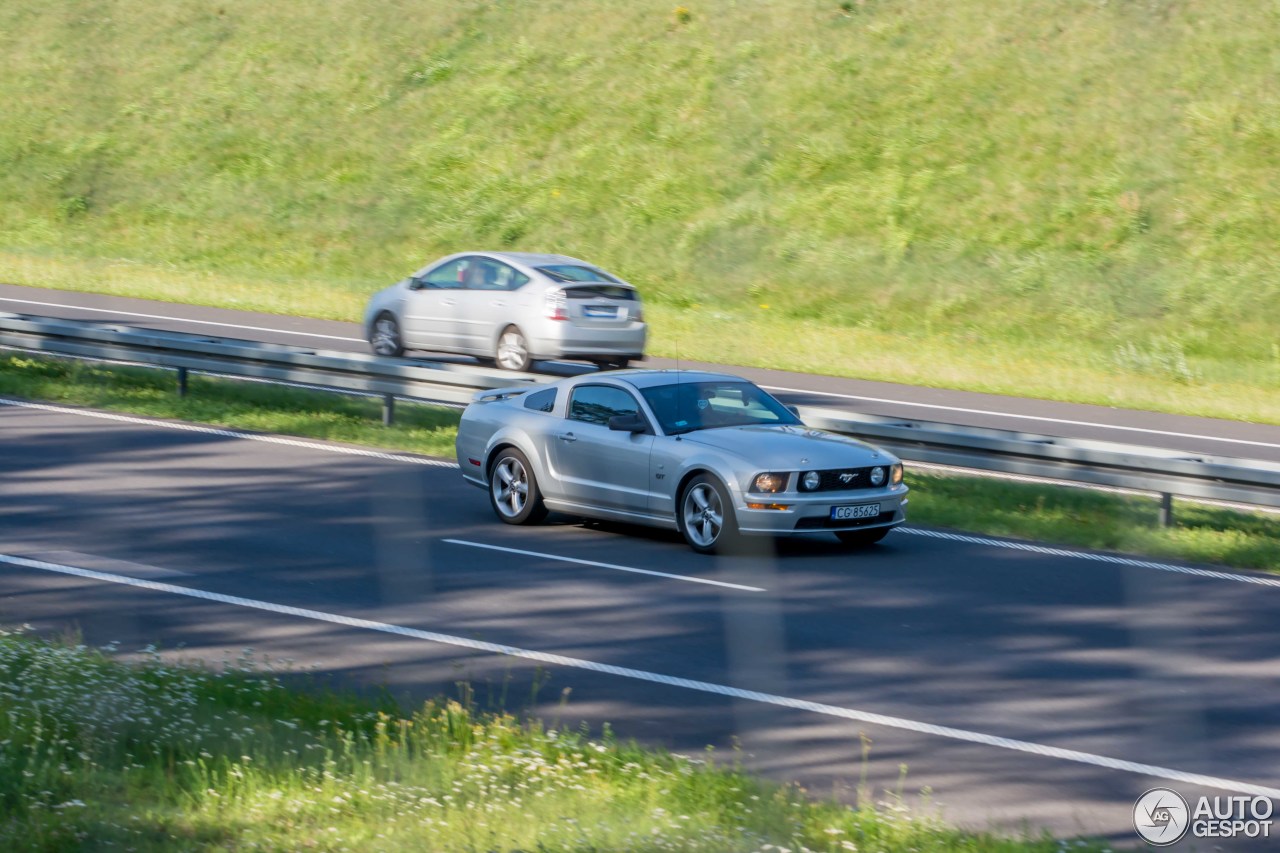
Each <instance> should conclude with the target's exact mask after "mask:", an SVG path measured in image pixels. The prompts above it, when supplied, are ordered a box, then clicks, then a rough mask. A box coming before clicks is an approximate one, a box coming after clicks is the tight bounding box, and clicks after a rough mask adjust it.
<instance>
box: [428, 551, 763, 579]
mask: <svg viewBox="0 0 1280 853" xmlns="http://www.w3.org/2000/svg"><path fill="white" fill-rule="evenodd" d="M443 541H445V542H448V543H449V544H450V545H466V546H467V547H469V548H487V549H488V550H490V551H505V552H506V553H508V554H520V555H522V556H525V557H541V558H544V559H547V560H558V561H560V562H562V563H577V564H578V565H582V566H595V567H597V568H601V569H613V570H615V571H619V572H634V573H635V574H638V575H653V576H654V577H659V578H670V579H671V580H677V581H688V582H689V583H705V584H710V585H711V586H723V587H727V588H728V589H741V590H745V591H746V592H765V590H764V588H762V587H758V586H743V585H742V584H739V583H726V582H725V581H713V580H708V579H706V578H697V577H690V576H689V575H672V574H667V573H666V572H655V571H653V570H651V569H636V568H632V567H631V566H619V565H616V564H615V563H598V562H596V561H595V560H581V559H579V558H577V557H562V556H560V555H559V554H543V553H541V552H539V551H524V550H521V549H520V548H506V547H503V546H502V545H486V544H484V543H482V542H468V541H466V540H465V539H445V540H443Z"/></svg>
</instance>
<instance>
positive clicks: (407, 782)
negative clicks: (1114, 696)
mask: <svg viewBox="0 0 1280 853" xmlns="http://www.w3.org/2000/svg"><path fill="white" fill-rule="evenodd" d="M116 651H117V650H116V649H115V648H114V647H111V646H108V647H104V648H101V649H97V648H89V647H86V646H85V645H83V644H78V643H76V642H74V640H72V641H66V640H61V641H59V640H48V639H40V638H36V637H32V636H29V635H24V634H23V633H21V632H13V631H0V676H2V677H0V846H3V848H4V849H7V850H42V851H63V850H66V851H72V850H83V849H86V846H88V847H91V848H92V849H114V848H119V849H126V850H135V851H172V850H184V851H185V850H230V849H255V850H302V849H308V850H321V851H324V850H332V851H339V850H433V851H455V850H456V851H475V850H486V851H508V850H510V851H517V850H542V851H558V850H617V851H624V850H637V851H639V850H679V851H711V853H725V851H737V850H761V851H763V850H784V849H785V850H795V851H846V850H882V851H896V850H912V851H921V853H928V852H929V851H944V850H945V851H1009V853H1015V852H1016V853H1023V851H1027V853H1030V851H1046V853H1048V851H1058V850H1061V849H1063V845H1062V843H1061V842H1056V841H1054V840H1052V839H1050V838H1048V837H1047V836H1044V837H1038V838H1022V839H1017V838H1006V837H999V836H995V835H991V834H985V833H968V832H959V831H956V830H952V829H948V828H947V827H945V826H943V825H941V824H940V823H938V822H936V821H934V820H932V819H927V818H922V817H908V816H907V815H906V814H905V812H904V809H903V804H902V801H901V794H900V793H899V794H893V793H890V794H888V795H887V797H888V799H887V800H882V801H881V802H880V803H875V804H873V803H872V802H871V801H870V798H866V799H865V801H864V802H863V803H862V804H860V805H858V806H857V807H854V808H850V807H848V806H845V805H841V804H839V803H836V802H833V801H822V800H814V799H812V798H810V796H809V795H808V794H807V793H806V792H805V791H804V790H803V789H801V788H798V787H795V786H779V785H776V784H770V783H766V782H762V781H760V780H757V779H756V778H754V777H752V776H750V775H749V774H747V773H744V772H742V771H741V770H740V769H739V768H738V767H737V766H735V763H734V762H733V761H732V760H729V761H724V760H720V759H718V758H717V757H716V756H715V755H714V754H712V753H710V752H709V753H708V754H707V757H706V759H705V760H694V759H689V758H684V757H680V756H675V755H671V754H668V753H664V752H661V751H655V750H651V749H642V748H640V747H638V746H636V745H635V744H632V743H624V742H621V741H619V740H617V739H615V738H614V737H613V736H612V735H611V734H610V732H609V731H608V730H607V729H606V730H605V731H604V732H603V733H602V734H601V735H600V736H599V737H592V736H591V734H590V733H589V732H587V731H582V730H578V731H557V730H556V729H553V728H548V727H546V726H544V725H543V724H541V723H539V722H538V721H536V720H532V719H525V718H522V717H517V716H516V715H513V714H510V713H505V712H481V711H479V710H477V709H476V708H475V707H474V706H473V704H472V703H471V702H470V701H467V700H466V699H465V698H464V700H463V701H448V700H439V701H431V702H427V703H426V704H425V705H423V707H421V708H420V709H418V710H417V711H415V712H413V713H411V714H404V713H402V712H401V711H400V710H399V709H397V708H395V707H394V706H393V705H391V704H390V703H387V702H382V703H379V702H377V701H370V700H363V699H359V698H355V697H350V696H342V695H336V694H333V693H331V692H326V691H324V690H319V689H314V685H313V689H310V690H295V689H289V687H288V686H286V682H285V679H284V678H282V673H280V672H279V671H278V670H275V669H273V667H272V665H271V662H270V661H255V660H254V658H253V657H252V655H251V654H250V653H246V654H242V656H241V657H240V658H238V659H235V660H227V661H223V662H222V666H221V668H210V667H204V666H197V665H189V664H184V663H173V662H170V661H167V660H166V659H164V658H163V657H162V656H161V655H160V654H159V653H158V652H157V651H156V650H154V649H148V650H145V653H144V654H143V655H142V659H141V660H140V661H134V662H123V661H121V660H119V659H118V658H117V657H116V655H115V654H114V653H115V652H116ZM284 675H285V676H286V677H287V676H288V673H287V671H286V672H285V673H284ZM464 697H465V690H464ZM860 799H862V798H860ZM1072 849H1073V850H1074V849H1083V850H1101V849H1105V848H1103V847H1102V845H1090V844H1087V843H1083V842H1082V843H1080V844H1079V845H1077V846H1073V847H1072Z"/></svg>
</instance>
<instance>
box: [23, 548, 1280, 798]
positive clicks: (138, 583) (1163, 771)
mask: <svg viewBox="0 0 1280 853" xmlns="http://www.w3.org/2000/svg"><path fill="white" fill-rule="evenodd" d="M0 563H6V564H8V565H12V566H18V567H20V568H26V569H38V570H40V571H46V572H55V573H58V574H64V575H71V576H73V577H80V578H85V579H86V580H95V581H102V582H104V583H114V584H121V585H124V586H131V587H135V588H138V589H149V590H153V591H155V592H164V593H169V594H171V595H181V596H186V597H187V598H196V599H200V600H203V601H212V602H216V603H218V604H229V605H232V606H235V607H245V608H249V609H252V610H262V611H265V612H267V613H276V614H279V615H282V616H296V617H299V618H301V619H311V620H313V621H317V622H327V623H329V624H333V625H342V626H345V627H348V628H358V629H361V630H365V631H379V632H381V633H385V634H396V635H398V636H401V637H410V638H412V639H417V640H426V641H428V642H432V643H441V644H443V645H448V646H455V647H458V648H463V649H470V650H472V651H478V652H490V653H492V654H499V655H507V656H508V657H516V658H522V659H524V660H532V661H537V662H538V663H545V664H551V665H554V666H565V667H572V668H574V669H582V670H587V671H589V672H598V673H602V674H604V675H616V676H619V677H621V678H630V679H633V680H636V681H646V682H649V683H651V684H662V685H665V686H668V687H679V688H682V689H685V690H694V691H697V692H700V693H711V694H714V695H717V696H727V697H730V698H733V699H742V700H745V701H748V702H759V703H762V704H765V705H776V706H778V707H782V708H789V709H792V710H797V711H808V712H810V713H815V714H823V715H825V716H829V717H838V718H841V719H845V720H853V721H856V722H859V723H867V724H869V725H876V726H886V727H888V728H893V729H901V730H903V731H908V732H916V733H918V734H926V735H934V736H936V737H941V738H948V739H950V740H959V741H965V742H968V743H975V744H979V745H981V746H991V747H996V748H999V749H1008V750H1013V751H1015V752H1024V753H1029V754H1031V755H1039V756H1043V757H1045V758H1056V759H1059V760H1062V761H1072V762H1076V763H1078V764H1088V765H1091V766H1094V767H1101V768H1104V769H1106V770H1118V771H1122V772H1125V773H1136V774H1138V775H1141V776H1152V777H1155V778H1159V779H1167V780H1169V781H1171V782H1182V783H1185V784H1188V785H1203V786H1205V787H1209V788H1217V789H1220V790H1223V791H1235V792H1237V793H1241V794H1247V795H1251V796H1259V797H1268V798H1270V799H1273V800H1274V799H1280V788H1270V787H1267V786H1265V785H1259V784H1257V783H1255V782H1241V781H1237V780H1235V779H1227V778H1223V777H1219V776H1206V775H1204V774H1200V773H1189V772H1187V771H1184V770H1177V769H1175V768H1171V767H1160V766H1158V765H1154V764H1142V763H1140V762H1136V761H1127V760H1125V759H1120V758H1111V757H1109V756H1105V755H1097V754H1094V753H1090V752H1081V751H1079V750H1075V749H1063V748H1061V747H1056V746H1048V745H1046V744H1041V743H1035V742H1034V741H1026V740H1018V739H1016V738H1007V737H1001V736H999V735H991V734H986V733H984V732H976V731H970V730H968V729H958V728H953V727H951V726H940V725H935V724H934V723H925V722H920V721H918V720H909V719H906V718H903V717H891V716H886V715H884V714H876V713H873V712H870V711H860V710H857V709H854V708H842V707H840V706H838V705H827V704H824V703H821V702H810V701H807V700H804V699H793V698H791V697H788V696H778V695H776V694H773V693H761V692H758V691H755V690H742V689H740V688H737V687H730V686H728V685H724V684H716V683H714V682H709V681H696V680H694V679H690V678H681V677H679V676H674V675H663V674H662V673H657V672H648V671H646V670H642V669H631V668H630V667H625V666H615V665H614V664H607V663H597V662H596V661H589V660H583V659H581V658H571V657H565V656H564V655H556V654H550V653H548V652H538V651H533V650H531V649H522V648H519V647H517V646H505V645H501V644H499V643H487V642H483V641H481V640H472V639H468V638H466V637H456V636H453V635H450V634H440V633H437V632H435V631H424V630H421V629H419V628H408V627H405V626H403V625H393V624H390V623H387V622H375V621H373V620H370V619H359V618H356V617H353V616H343V615H341V614H337V613H327V612H325V611H322V610H308V609H306V608H302V607H292V606H290V605H287V604H276V603H273V602H270V601H259V600H257V599H252V598H241V597H239V596H235V595H224V594H222V593H217V592H207V591H205V590H202V589H192V588H190V587H184V586H174V585H173V584H167V583H161V582H159V581H149V580H141V579H139V578H131V577H125V576H123V575H113V574H108V573H106V572H95V571H92V570H89V569H77V568H75V567H74V566H63V565H59V564H57V563H44V562H40V561H39V560H28V559H24V558H22V557H13V556H9V555H5V554H0Z"/></svg>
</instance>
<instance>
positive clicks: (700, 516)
mask: <svg viewBox="0 0 1280 853" xmlns="http://www.w3.org/2000/svg"><path fill="white" fill-rule="evenodd" d="M677 522H678V524H679V525H680V532H681V534H683V535H684V540H685V541H686V542H688V543H689V547H690V548H692V549H693V550H695V551H697V552H698V553H699V554H714V553H716V552H717V551H722V550H724V549H725V548H726V547H727V546H728V545H729V544H730V543H731V542H732V541H734V540H735V539H736V538H737V533H738V531H737V528H736V524H737V522H736V521H735V520H734V517H733V506H732V504H730V502H729V496H728V495H727V494H726V493H725V491H724V487H723V486H721V485H720V483H719V482H718V481H717V480H716V479H715V478H714V477H712V476H711V475H709V474H699V475H698V476H696V477H694V478H693V479H692V480H690V481H689V485H688V486H686V487H685V490H684V494H682V495H681V497H680V512H679V515H678V516H677Z"/></svg>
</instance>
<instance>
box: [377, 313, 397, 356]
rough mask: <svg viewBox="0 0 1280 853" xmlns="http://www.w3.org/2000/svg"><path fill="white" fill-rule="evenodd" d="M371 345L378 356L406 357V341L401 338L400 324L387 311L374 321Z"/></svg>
mask: <svg viewBox="0 0 1280 853" xmlns="http://www.w3.org/2000/svg"><path fill="white" fill-rule="evenodd" d="M369 345H370V346H372V347H373V351H374V353H375V354H376V355H404V339H403V338H401V337H400V324H399V323H397V322H396V318H395V317H393V316H392V315H391V314H388V313H386V312H385V311H384V312H383V313H381V314H379V315H378V319H376V320H374V321H373V332H372V334H370V335H369Z"/></svg>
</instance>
